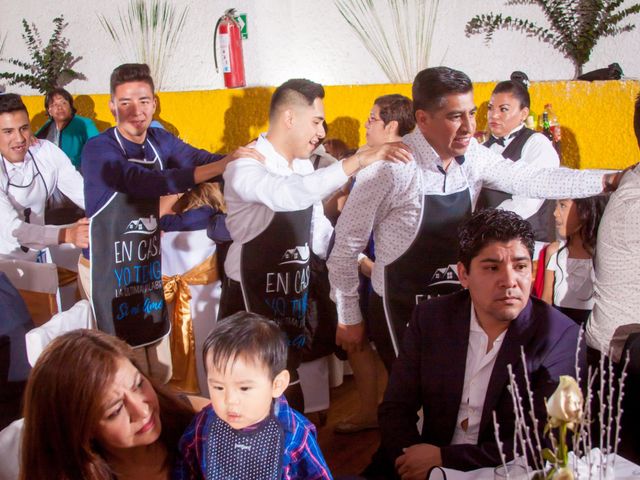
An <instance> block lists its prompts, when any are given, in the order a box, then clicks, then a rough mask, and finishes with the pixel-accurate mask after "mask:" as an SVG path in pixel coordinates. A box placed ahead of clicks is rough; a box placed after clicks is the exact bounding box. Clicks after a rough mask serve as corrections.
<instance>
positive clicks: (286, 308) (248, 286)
mask: <svg viewBox="0 0 640 480" xmlns="http://www.w3.org/2000/svg"><path fill="white" fill-rule="evenodd" d="M312 211H313V206H311V207H309V208H307V209H305V210H298V211H295V212H274V214H273V219H272V220H271V223H270V224H269V226H268V227H267V228H266V229H265V230H264V231H263V232H262V233H261V234H259V235H258V236H257V237H255V238H254V239H252V240H251V241H249V242H247V243H245V244H244V245H242V253H241V257H240V284H241V286H242V296H243V298H244V304H245V306H246V308H247V311H249V312H254V313H259V314H261V315H264V316H266V317H268V318H271V319H273V320H274V321H275V322H276V323H277V324H278V325H279V326H280V329H281V330H282V331H283V332H285V333H286V334H287V338H288V339H289V346H290V348H291V347H293V348H296V349H302V348H303V347H305V344H306V343H307V337H308V330H307V328H306V314H307V299H308V295H309V277H310V273H311V268H310V263H309V260H310V257H311V247H310V246H309V242H310V232H311V215H312Z"/></svg>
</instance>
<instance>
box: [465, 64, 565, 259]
mask: <svg viewBox="0 0 640 480" xmlns="http://www.w3.org/2000/svg"><path fill="white" fill-rule="evenodd" d="M528 86H529V79H528V78H527V76H526V74H524V73H523V72H513V73H512V74H511V80H507V81H504V82H500V83H498V84H497V85H496V87H495V88H494V89H493V93H492V94H491V99H490V100H489V106H488V110H487V121H488V125H489V131H490V132H491V137H490V138H489V140H487V141H486V142H485V143H484V145H485V146H486V147H488V148H490V149H491V150H493V151H494V152H496V153H499V154H501V155H502V156H503V157H505V158H508V159H510V160H512V161H514V162H525V163H530V162H534V161H535V163H536V166H537V167H540V168H545V167H558V166H559V165H560V159H559V158H558V154H557V152H556V151H555V149H554V148H553V145H552V143H551V142H550V141H549V140H548V139H547V138H546V137H545V136H544V135H542V134H541V133H537V132H535V131H534V130H531V129H529V128H527V127H525V120H526V119H527V117H528V116H529V108H530V105H531V99H530V97H529V90H528ZM554 206H555V203H554V202H553V201H548V200H539V199H532V198H526V197H521V196H517V195H516V196H513V195H511V194H508V193H505V192H501V191H498V190H493V189H490V188H486V187H485V188H483V189H482V191H481V192H480V196H479V197H478V202H477V205H476V208H478V209H482V208H503V209H505V210H511V211H512V212H515V213H517V214H518V215H520V216H521V217H522V218H524V219H525V220H527V221H528V222H529V223H531V226H532V227H533V231H534V234H535V239H536V251H535V253H534V259H535V258H537V256H538V253H539V250H540V249H541V248H542V246H543V245H544V243H546V242H551V241H553V240H555V228H554V221H553V208H554Z"/></svg>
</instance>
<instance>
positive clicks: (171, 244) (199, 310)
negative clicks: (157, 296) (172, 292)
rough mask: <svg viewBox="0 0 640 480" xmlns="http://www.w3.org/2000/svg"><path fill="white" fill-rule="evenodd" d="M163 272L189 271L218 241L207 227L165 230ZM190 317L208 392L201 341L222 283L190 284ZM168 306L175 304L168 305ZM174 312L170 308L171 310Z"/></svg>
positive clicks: (209, 325)
mask: <svg viewBox="0 0 640 480" xmlns="http://www.w3.org/2000/svg"><path fill="white" fill-rule="evenodd" d="M161 248H162V274H163V275H168V276H173V275H179V274H182V273H185V272H188V271H189V270H191V269H192V268H193V267H195V266H196V265H199V264H200V263H202V262H203V261H204V260H205V259H207V258H209V257H210V256H211V255H213V254H214V253H215V252H216V244H215V242H214V241H213V240H211V239H210V238H209V237H207V231H206V230H196V231H193V232H164V233H163V235H162V242H161ZM190 289H191V318H192V322H193V335H194V337H195V342H196V368H197V370H198V383H199V384H200V393H201V395H203V396H206V397H208V396H209V390H208V388H207V376H206V374H205V371H204V365H203V363H202V345H203V344H204V341H205V339H206V338H207V335H208V334H209V332H210V331H211V329H212V328H213V326H214V325H215V322H216V318H217V316H218V305H219V304H220V294H221V285H220V281H217V282H215V283H213V284H211V285H191V286H190ZM169 308H172V306H171V305H169ZM169 313H170V315H171V312H169Z"/></svg>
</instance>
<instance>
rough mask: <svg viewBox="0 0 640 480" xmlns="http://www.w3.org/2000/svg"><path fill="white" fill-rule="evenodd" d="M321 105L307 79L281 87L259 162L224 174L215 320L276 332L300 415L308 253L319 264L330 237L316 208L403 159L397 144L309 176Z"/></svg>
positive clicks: (241, 163)
mask: <svg viewBox="0 0 640 480" xmlns="http://www.w3.org/2000/svg"><path fill="white" fill-rule="evenodd" d="M323 98H324V89H323V88H322V86H321V85H319V84H317V83H314V82H311V81H309V80H304V79H293V80H288V81H287V82H285V83H284V84H282V85H281V86H280V87H278V88H277V89H276V90H275V92H274V93H273V96H272V98H271V106H270V110H269V130H268V132H267V133H266V134H262V135H260V137H259V138H258V140H257V142H256V145H255V148H256V150H258V152H260V153H261V154H262V155H264V157H265V159H266V160H265V162H264V163H261V162H258V161H256V160H254V159H251V158H240V159H238V160H236V161H235V162H233V163H231V164H229V165H228V166H227V169H226V170H225V172H224V180H225V187H224V196H225V201H226V203H227V228H228V229H229V232H230V234H231V237H232V239H233V244H232V245H231V247H230V248H229V252H228V254H227V258H226V260H225V265H224V266H225V272H226V275H227V277H228V278H227V279H226V280H225V283H224V284H223V289H222V299H221V301H220V311H219V313H218V318H220V319H222V318H225V317H227V316H229V315H231V314H233V313H235V312H236V311H239V310H245V309H246V310H248V311H252V312H255V313H260V314H263V315H265V316H267V317H268V318H272V319H274V320H275V321H276V322H277V323H278V324H279V325H280V327H281V328H282V329H283V331H285V332H286V333H287V336H288V338H289V342H290V345H291V347H290V349H289V363H288V369H289V372H290V374H291V377H292V382H291V384H290V387H289V388H288V389H287V392H286V393H287V399H289V403H291V404H292V406H293V407H294V408H296V409H297V410H300V411H303V408H304V403H303V400H302V392H301V389H300V385H299V381H298V377H297V372H296V369H297V367H298V365H299V362H300V351H301V349H302V348H303V347H304V344H305V342H306V333H305V315H306V306H307V294H308V287H309V276H310V268H309V258H310V252H311V250H313V252H314V253H315V254H316V255H318V256H319V257H320V258H322V259H324V258H326V252H327V247H328V243H329V239H330V237H331V234H332V228H331V224H330V223H329V221H328V220H327V219H326V218H325V217H324V212H323V209H322V203H321V201H322V199H323V198H325V197H326V196H327V195H328V194H330V193H332V192H333V191H335V190H337V189H338V188H339V187H340V186H342V185H343V184H344V183H345V182H346V181H347V180H348V178H349V176H350V175H352V174H354V173H355V172H356V171H357V170H359V169H360V168H363V167H366V166H368V165H370V164H371V163H372V162H373V161H375V160H378V159H382V158H388V159H390V160H395V161H401V162H402V161H408V160H409V159H410V154H409V152H408V150H407V149H406V147H405V146H404V145H402V144H387V145H385V146H383V147H381V148H377V149H369V150H366V151H362V152H358V153H357V154H355V155H353V156H351V157H349V158H347V159H345V160H342V161H340V162H336V163H334V164H332V165H330V166H328V167H326V168H322V169H319V170H316V171H314V170H313V165H312V164H311V162H310V161H309V156H310V155H311V153H312V152H313V151H314V150H315V149H316V148H317V146H318V145H319V143H320V140H321V139H322V138H323V137H324V135H325V131H324V127H323V125H322V122H323V120H324V105H323V102H322V99H323Z"/></svg>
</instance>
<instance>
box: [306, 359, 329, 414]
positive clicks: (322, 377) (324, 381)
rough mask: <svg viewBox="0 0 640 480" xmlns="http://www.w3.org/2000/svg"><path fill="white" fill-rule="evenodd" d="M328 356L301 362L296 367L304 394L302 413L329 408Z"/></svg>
mask: <svg viewBox="0 0 640 480" xmlns="http://www.w3.org/2000/svg"><path fill="white" fill-rule="evenodd" d="M329 358H330V356H329V355H327V356H326V357H322V358H318V359H316V360H313V361H311V362H303V363H302V364H301V365H300V366H299V367H298V375H300V386H301V387H302V393H303V394H304V413H312V412H319V411H321V410H328V409H329Z"/></svg>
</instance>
